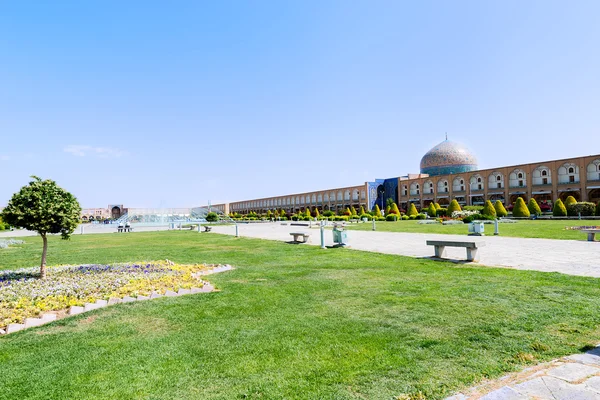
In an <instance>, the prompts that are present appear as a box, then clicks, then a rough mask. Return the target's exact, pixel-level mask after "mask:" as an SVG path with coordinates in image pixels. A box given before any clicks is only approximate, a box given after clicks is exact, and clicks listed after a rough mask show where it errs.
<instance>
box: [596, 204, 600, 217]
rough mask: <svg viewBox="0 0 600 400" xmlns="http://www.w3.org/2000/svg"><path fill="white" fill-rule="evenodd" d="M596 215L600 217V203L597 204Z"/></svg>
mask: <svg viewBox="0 0 600 400" xmlns="http://www.w3.org/2000/svg"><path fill="white" fill-rule="evenodd" d="M596 215H597V216H599V217H600V201H599V202H598V204H596Z"/></svg>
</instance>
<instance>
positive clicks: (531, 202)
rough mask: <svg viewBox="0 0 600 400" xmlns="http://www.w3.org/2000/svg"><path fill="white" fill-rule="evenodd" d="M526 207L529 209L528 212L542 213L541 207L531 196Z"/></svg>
mask: <svg viewBox="0 0 600 400" xmlns="http://www.w3.org/2000/svg"><path fill="white" fill-rule="evenodd" d="M527 209H528V210H529V213H530V214H535V215H542V209H541V208H540V206H539V204H538V203H537V201H535V199H534V198H533V197H532V198H531V199H530V200H529V203H528V204H527Z"/></svg>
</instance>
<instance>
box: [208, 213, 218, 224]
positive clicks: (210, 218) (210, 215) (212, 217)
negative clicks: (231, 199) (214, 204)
mask: <svg viewBox="0 0 600 400" xmlns="http://www.w3.org/2000/svg"><path fill="white" fill-rule="evenodd" d="M218 220H219V216H218V215H217V213H216V212H209V213H208V214H206V221H207V222H217V221H218Z"/></svg>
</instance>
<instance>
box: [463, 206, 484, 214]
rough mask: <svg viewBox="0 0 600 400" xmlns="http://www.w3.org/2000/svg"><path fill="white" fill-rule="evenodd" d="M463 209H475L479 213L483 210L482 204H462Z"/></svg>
mask: <svg viewBox="0 0 600 400" xmlns="http://www.w3.org/2000/svg"><path fill="white" fill-rule="evenodd" d="M463 210H465V211H477V212H479V213H481V211H483V206H464V207H463Z"/></svg>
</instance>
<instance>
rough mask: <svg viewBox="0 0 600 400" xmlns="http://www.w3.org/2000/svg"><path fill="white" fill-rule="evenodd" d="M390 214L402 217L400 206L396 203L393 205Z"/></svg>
mask: <svg viewBox="0 0 600 400" xmlns="http://www.w3.org/2000/svg"><path fill="white" fill-rule="evenodd" d="M388 214H394V215H397V216H400V210H399V209H398V205H397V204H396V203H392V205H391V206H390V212H389V213H388Z"/></svg>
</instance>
